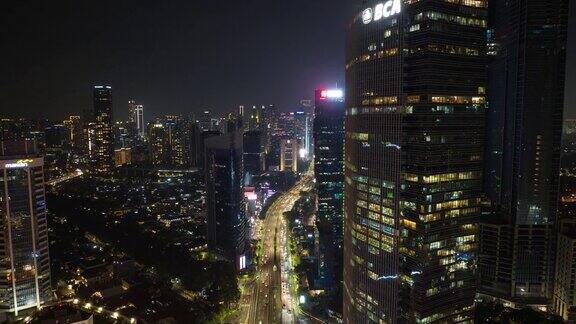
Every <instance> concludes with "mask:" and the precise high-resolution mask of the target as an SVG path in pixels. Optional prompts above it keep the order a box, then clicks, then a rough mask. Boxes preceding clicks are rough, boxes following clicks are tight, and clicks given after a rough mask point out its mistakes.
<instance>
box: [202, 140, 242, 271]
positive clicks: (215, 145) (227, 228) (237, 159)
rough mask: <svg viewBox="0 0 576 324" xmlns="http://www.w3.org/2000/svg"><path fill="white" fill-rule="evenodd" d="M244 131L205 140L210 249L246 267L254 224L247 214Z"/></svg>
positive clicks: (239, 267)
mask: <svg viewBox="0 0 576 324" xmlns="http://www.w3.org/2000/svg"><path fill="white" fill-rule="evenodd" d="M242 142H243V137H242V132H240V131H236V132H233V133H228V134H224V135H221V136H215V137H210V138H207V139H206V140H205V157H206V162H205V165H206V167H205V175H206V206H207V218H208V224H207V225H208V235H207V237H208V249H210V251H212V252H214V253H216V254H219V255H221V256H223V257H225V258H227V259H228V260H230V261H232V262H234V263H235V265H236V269H237V270H243V269H245V268H246V267H247V264H248V262H249V251H250V227H249V226H250V224H249V223H248V218H247V217H246V207H245V201H244V181H243V175H244V170H243V165H242V151H243V149H242Z"/></svg>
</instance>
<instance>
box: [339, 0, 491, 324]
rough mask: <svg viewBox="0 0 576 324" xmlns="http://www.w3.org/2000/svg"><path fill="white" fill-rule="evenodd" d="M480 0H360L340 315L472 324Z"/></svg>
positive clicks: (482, 86) (483, 6)
mask: <svg viewBox="0 0 576 324" xmlns="http://www.w3.org/2000/svg"><path fill="white" fill-rule="evenodd" d="M487 5H488V3H487V1H483V0H476V1H466V0H453V1H446V0H424V1H415V0H405V1H401V0H390V1H384V2H377V1H366V2H365V3H364V5H363V7H362V8H360V9H359V11H358V13H357V15H356V16H355V17H354V19H353V21H352V22H351V23H350V25H349V33H348V40H347V62H346V121H345V132H346V138H345V153H344V165H345V190H344V193H345V196H344V322H345V323H434V322H471V321H472V313H473V305H474V296H475V291H476V276H475V262H476V248H477V240H478V237H477V224H478V218H479V216H480V213H481V205H482V168H483V161H482V160H483V141H484V122H485V120H484V115H485V102H486V97H485V96H486V93H485V92H486V60H485V52H486V39H485V34H486V25H487Z"/></svg>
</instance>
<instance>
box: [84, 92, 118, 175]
mask: <svg viewBox="0 0 576 324" xmlns="http://www.w3.org/2000/svg"><path fill="white" fill-rule="evenodd" d="M87 121H88V127H87V131H88V137H87V139H88V153H89V156H90V165H89V167H90V168H92V169H93V170H94V171H95V172H96V173H99V174H109V173H110V172H111V171H112V169H113V168H114V130H113V124H112V87H111V86H94V93H93V107H92V110H91V111H90V112H89V116H87Z"/></svg>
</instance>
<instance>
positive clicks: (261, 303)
mask: <svg viewBox="0 0 576 324" xmlns="http://www.w3.org/2000/svg"><path fill="white" fill-rule="evenodd" d="M312 180H313V178H312V175H311V173H307V174H306V175H304V176H302V177H301V179H300V181H298V182H297V183H296V184H295V185H294V186H293V187H292V188H291V189H290V190H288V191H287V192H284V193H282V194H281V196H279V197H278V198H277V199H276V200H275V201H274V202H273V203H272V205H271V206H270V208H269V209H268V211H267V213H266V217H265V219H264V221H263V222H262V260H261V263H260V266H259V267H258V268H257V269H256V274H255V276H254V279H253V280H252V281H251V282H248V283H247V284H246V286H245V289H244V293H243V296H242V298H241V302H240V303H241V314H239V316H238V317H237V322H242V323H248V324H261V323H262V324H264V323H296V322H297V318H296V317H297V312H298V310H297V305H296V304H295V303H297V298H296V296H292V293H291V291H292V289H291V287H290V283H289V279H290V278H289V271H290V270H291V269H289V262H288V257H289V254H288V241H287V235H286V233H287V229H286V222H285V220H284V217H283V215H284V212H286V211H289V210H291V209H292V207H293V205H294V203H295V202H296V200H298V198H299V196H300V191H302V190H308V189H310V188H311V186H312V185H313V182H312Z"/></svg>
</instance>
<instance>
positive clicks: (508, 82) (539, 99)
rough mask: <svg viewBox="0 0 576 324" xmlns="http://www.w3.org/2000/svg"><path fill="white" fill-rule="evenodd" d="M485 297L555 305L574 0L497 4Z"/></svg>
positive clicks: (482, 270) (482, 272) (493, 9)
mask: <svg viewBox="0 0 576 324" xmlns="http://www.w3.org/2000/svg"><path fill="white" fill-rule="evenodd" d="M490 13H491V14H490V26H489V28H490V29H489V33H488V36H489V38H488V45H489V52H488V53H489V54H490V55H489V59H490V62H489V86H488V98H489V109H488V114H487V118H488V119H487V125H488V126H489V127H488V128H487V133H486V134H487V136H486V168H485V172H486V173H485V183H486V194H487V196H488V198H489V199H490V201H491V207H492V208H491V209H490V210H489V212H488V213H487V216H486V217H485V218H484V219H483V221H482V223H481V226H480V229H481V230H480V235H481V240H480V242H481V244H480V254H479V256H480V258H479V266H478V270H479V271H478V272H479V276H480V286H479V290H480V293H481V297H483V298H484V297H488V299H495V300H497V301H501V302H505V303H506V304H507V305H509V306H513V307H524V306H534V307H539V308H540V309H547V308H548V305H549V304H550V302H551V297H552V291H553V283H554V279H553V274H554V266H555V261H554V258H555V252H554V250H555V248H556V241H555V240H556V233H555V232H556V229H557V228H558V219H557V218H558V217H557V205H558V177H559V168H560V150H561V135H562V114H563V109H564V82H565V81H564V79H565V69H566V28H567V18H568V0H551V1H537V0H514V1H500V0H494V1H491V2H490Z"/></svg>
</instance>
